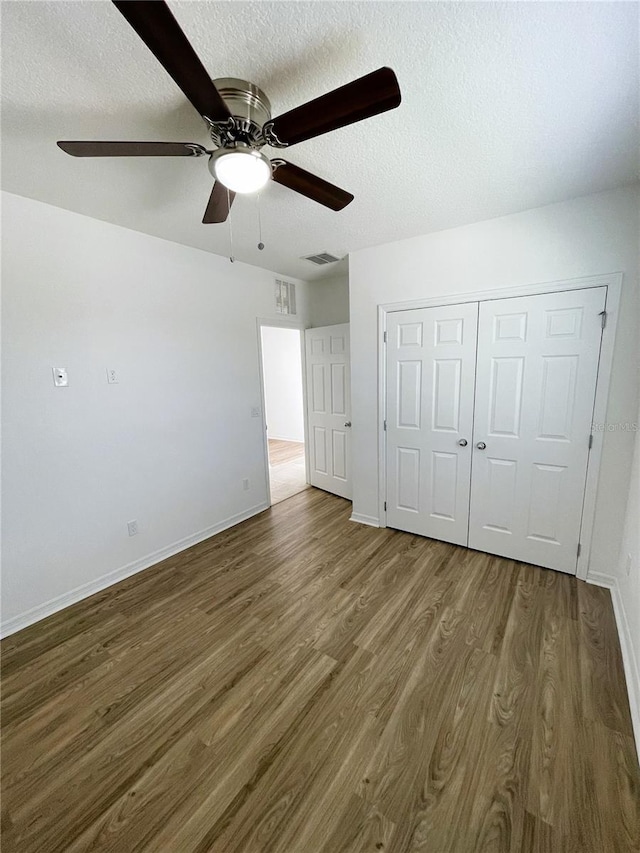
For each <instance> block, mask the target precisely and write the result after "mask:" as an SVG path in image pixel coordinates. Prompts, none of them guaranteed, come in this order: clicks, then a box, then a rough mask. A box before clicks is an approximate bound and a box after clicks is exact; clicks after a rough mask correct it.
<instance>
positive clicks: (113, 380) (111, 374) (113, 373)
mask: <svg viewBox="0 0 640 853" xmlns="http://www.w3.org/2000/svg"><path fill="white" fill-rule="evenodd" d="M119 381H120V380H119V379H118V371H117V370H114V369H113V368H112V367H107V382H108V383H109V385H117V384H118V382H119Z"/></svg>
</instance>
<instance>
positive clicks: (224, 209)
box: [202, 181, 236, 225]
mask: <svg viewBox="0 0 640 853" xmlns="http://www.w3.org/2000/svg"><path fill="white" fill-rule="evenodd" d="M235 197H236V194H235V193H234V192H232V191H231V190H228V189H227V188H226V187H225V186H224V184H221V183H220V181H216V182H215V184H214V185H213V189H212V190H211V195H210V196H209V203H208V204H207V209H206V210H205V212H204V216H203V218H202V224H203V225H211V224H212V223H215V222H225V221H226V219H227V216H228V215H229V210H230V209H231V205H232V204H233V200H234V198H235Z"/></svg>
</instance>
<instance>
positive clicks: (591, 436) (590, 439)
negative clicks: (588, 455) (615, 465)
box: [589, 434, 593, 450]
mask: <svg viewBox="0 0 640 853" xmlns="http://www.w3.org/2000/svg"><path fill="white" fill-rule="evenodd" d="M592 447H593V434H592V435H590V436H589V450H591V448H592Z"/></svg>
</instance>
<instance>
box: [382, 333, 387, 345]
mask: <svg viewBox="0 0 640 853" xmlns="http://www.w3.org/2000/svg"><path fill="white" fill-rule="evenodd" d="M382 340H383V341H384V342H385V344H386V342H387V333H386V332H383V335H382Z"/></svg>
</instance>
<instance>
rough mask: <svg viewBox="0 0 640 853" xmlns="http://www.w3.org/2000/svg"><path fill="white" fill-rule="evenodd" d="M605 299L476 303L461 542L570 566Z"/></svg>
mask: <svg viewBox="0 0 640 853" xmlns="http://www.w3.org/2000/svg"><path fill="white" fill-rule="evenodd" d="M605 297H606V288H605V287H597V288H592V289H589V290H574V291H567V292H563V293H550V294H542V295H540V296H526V297H521V298H515V299H498V300H494V301H489V302H482V303H480V315H479V323H478V356H477V380H476V403H475V429H474V438H473V440H474V448H473V476H472V486H471V512H470V518H469V546H470V547H471V548H477V549H478V550H480V551H488V552H489V553H491V554H500V555H502V556H505V557H513V558H515V559H517V560H522V561H524V562H527V563H534V564H535V565H539V566H548V567H549V568H553V569H558V570H560V571H563V572H570V573H572V574H574V573H575V571H576V562H577V549H578V540H579V534H580V521H581V516H582V503H583V498H584V488H585V479H586V472H587V460H588V455H589V437H590V435H591V420H592V414H593V404H594V398H595V390H596V379H597V373H598V359H599V354H600V339H601V336H602V324H601V319H602V318H601V316H600V312H601V311H603V310H604V307H605Z"/></svg>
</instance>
